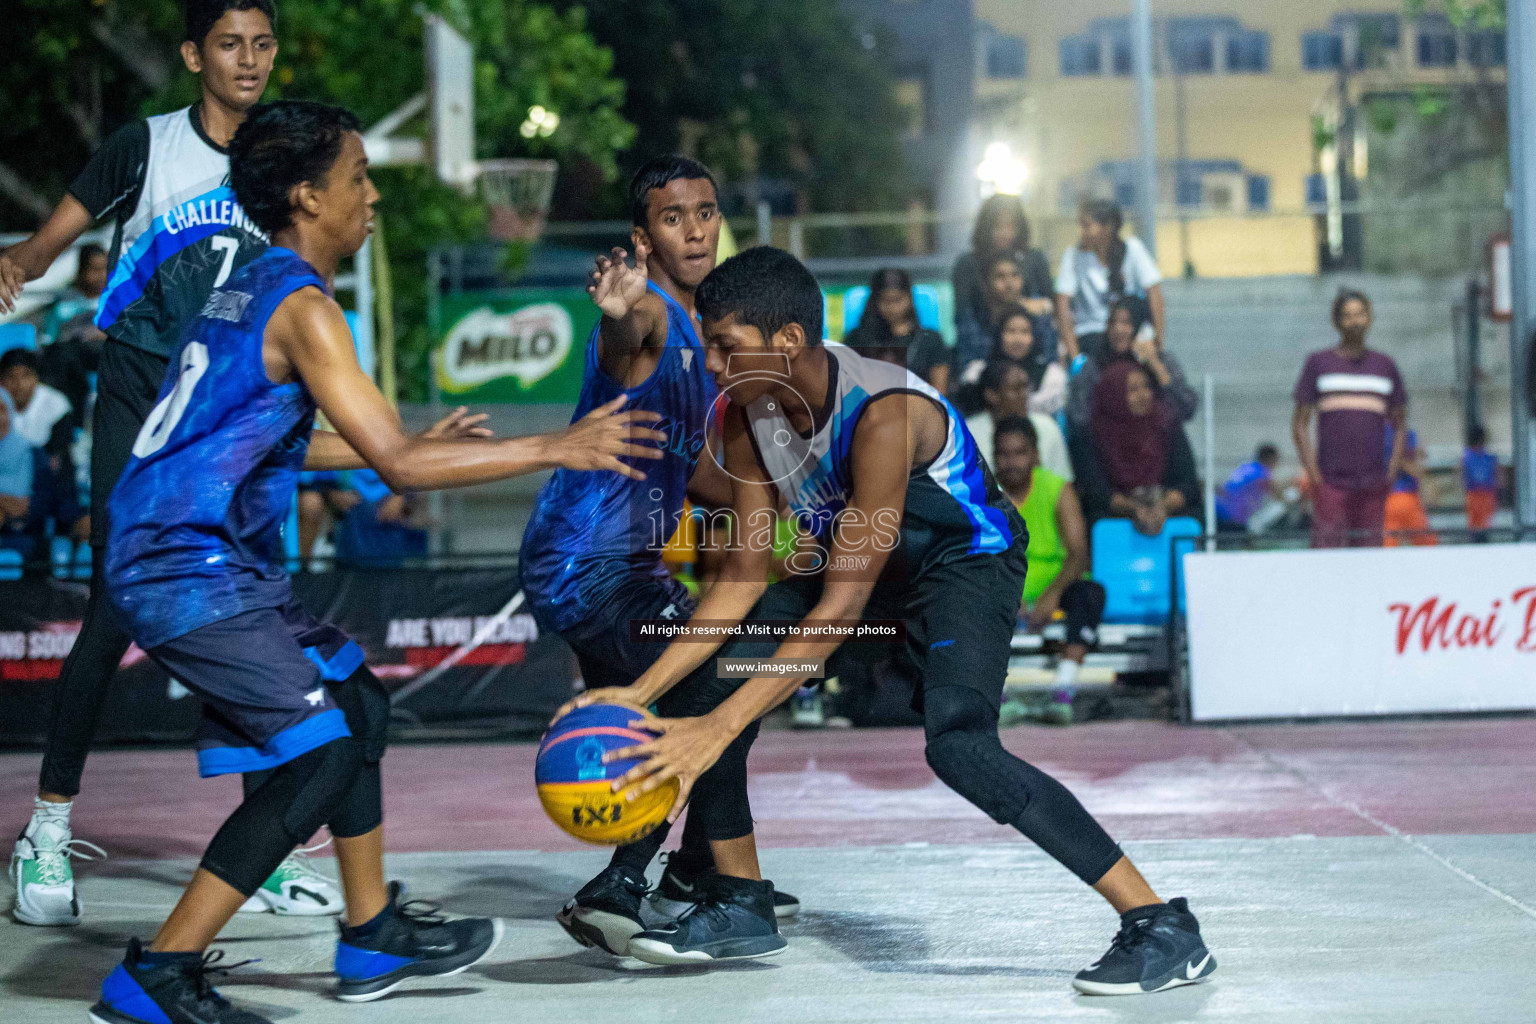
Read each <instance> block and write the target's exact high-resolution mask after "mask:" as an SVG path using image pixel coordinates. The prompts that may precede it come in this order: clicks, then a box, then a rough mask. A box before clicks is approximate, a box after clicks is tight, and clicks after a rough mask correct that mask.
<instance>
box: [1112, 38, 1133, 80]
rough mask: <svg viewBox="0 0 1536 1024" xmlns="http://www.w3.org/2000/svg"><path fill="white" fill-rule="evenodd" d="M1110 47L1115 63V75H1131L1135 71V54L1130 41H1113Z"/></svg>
mask: <svg viewBox="0 0 1536 1024" xmlns="http://www.w3.org/2000/svg"><path fill="white" fill-rule="evenodd" d="M1111 46H1112V51H1111V53H1112V56H1113V58H1114V62H1115V74H1117V75H1129V74H1132V73H1133V72H1134V71H1135V70H1136V52H1135V51H1134V50H1132V49H1131V41H1130V40H1129V39H1126V38H1123V37H1122V38H1118V39H1115V40H1114V41H1113V42H1112V43H1111Z"/></svg>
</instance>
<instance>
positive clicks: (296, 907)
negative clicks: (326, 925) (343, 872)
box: [240, 837, 343, 917]
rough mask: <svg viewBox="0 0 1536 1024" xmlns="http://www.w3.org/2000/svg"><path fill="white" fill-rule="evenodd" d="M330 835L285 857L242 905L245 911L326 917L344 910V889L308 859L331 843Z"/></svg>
mask: <svg viewBox="0 0 1536 1024" xmlns="http://www.w3.org/2000/svg"><path fill="white" fill-rule="evenodd" d="M330 842H331V840H330V838H329V837H327V838H326V840H325V842H323V843H319V844H317V845H315V846H308V847H303V846H301V847H299V848H298V849H295V850H294V851H293V852H292V853H290V854H289V855H288V856H287V857H285V858H284V859H283V862H282V863H281V864H279V865H278V866H277V870H276V871H274V872H272V877H270V878H268V879H267V880H266V881H265V882H263V883H262V885H261V888H260V889H257V890H256V892H255V894H254V895H253V896H251V898H250V899H248V900H246V901H245V902H244V903H243V904H241V906H240V912H241V913H242V914H260V913H265V912H266V911H268V910H270V911H271V912H272V913H274V914H289V915H292V916H295V917H327V916H330V915H333V914H339V913H341V911H342V909H343V904H342V899H341V892H340V890H338V889H337V888H336V883H335V882H333V881H331V880H330V879H329V878H327V877H326V876H325V875H322V874H321V873H320V872H319V871H316V870H315V868H314V865H312V864H310V863H309V858H308V857H307V856H306V855H307V854H310V853H313V852H314V851H315V850H319V849H322V848H324V847H326V846H328V845H330Z"/></svg>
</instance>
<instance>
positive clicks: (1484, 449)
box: [1461, 426, 1499, 544]
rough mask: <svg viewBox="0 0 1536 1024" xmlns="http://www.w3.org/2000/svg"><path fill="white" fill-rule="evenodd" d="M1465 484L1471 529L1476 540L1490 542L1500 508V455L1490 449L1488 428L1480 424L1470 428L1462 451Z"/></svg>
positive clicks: (1462, 472)
mask: <svg viewBox="0 0 1536 1024" xmlns="http://www.w3.org/2000/svg"><path fill="white" fill-rule="evenodd" d="M1461 486H1462V488H1463V489H1464V490H1465V491H1466V492H1467V529H1468V530H1471V531H1472V543H1474V544H1486V543H1488V525H1489V524H1490V523H1491V522H1493V514H1494V513H1495V512H1497V511H1498V510H1499V457H1498V456H1497V455H1495V454H1493V453H1492V452H1490V451H1489V450H1488V431H1486V430H1484V429H1483V428H1482V427H1480V426H1476V427H1473V428H1472V429H1471V430H1469V431H1467V447H1466V450H1465V451H1463V452H1462V453H1461Z"/></svg>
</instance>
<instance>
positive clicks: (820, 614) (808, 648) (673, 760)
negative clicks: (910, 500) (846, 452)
mask: <svg viewBox="0 0 1536 1024" xmlns="http://www.w3.org/2000/svg"><path fill="white" fill-rule="evenodd" d="M916 401H923V402H926V400H925V399H916ZM906 402H907V399H906V396H905V395H898V396H891V397H888V398H884V399H880V400H878V401H876V402H874V403H873V404H871V405H870V407H869V408H868V409H867V410H865V412H864V415H863V416H862V417H861V418H860V420H859V426H858V428H857V430H856V432H855V433H854V439H853V481H852V484H853V487H852V490H853V493H852V494H851V495H850V496H849V502H848V507H847V509H845V510H844V512H843V513H842V514H841V515H840V516H839V517H838V528H837V531H836V537H835V539H834V541H833V545H832V552H831V561H830V562H829V564H828V566H827V569H826V573H825V577H824V583H823V585H822V594H821V600H819V601H818V602H817V603H816V605H815V606H814V607H813V608H812V609H811V610H810V612H809V613H808V614H807V615H806V616H805V618H804V619H802V620H801V621H800V631H801V632H802V633H803V634H804V635H806V636H808V637H813V638H814V639H803V640H800V639H795V640H786V641H785V642H784V643H782V644H780V645H779V647H778V649H777V650H776V651H775V652H774V655H773V656H774V657H775V658H779V659H791V658H792V659H795V660H806V661H810V660H824V659H826V658H828V657H830V656H831V655H832V652H833V651H835V650H837V648H838V646H839V645H840V644H841V643H842V638H841V637H839V636H834V635H831V634H830V633H829V632H827V628H828V627H831V626H832V625H833V624H834V623H837V622H839V621H848V620H853V619H857V618H858V617H859V615H860V614H861V613H862V612H863V611H864V605H865V604H866V603H868V601H869V596H870V593H871V592H872V591H873V590H874V585H875V580H876V578H877V577H878V576H879V575H880V571H881V569H883V568H884V567H885V563H886V560H887V559H888V558H889V557H890V553H891V550H892V549H893V548H894V546H895V542H896V540H897V539H899V536H900V535H899V532H898V530H899V525H900V523H901V516H902V512H903V510H904V509H905V507H906V494H907V476H908V474H909V473H910V471H911V468H912V466H913V464H914V462H915V456H916V452H917V438H918V432H917V431H916V430H915V429H912V427H913V426H915V425H914V424H911V423H910V422H909V421H910V419H911V417H909V415H908V410H907V405H906ZM855 510H856V512H857V514H855ZM696 614H697V615H698V616H699V617H702V616H703V606H702V605H701V606H700V611H699V612H698V613H696ZM743 614H744V613H743ZM711 653H712V652H711ZM699 660H700V662H702V661H703V659H699ZM806 678H807V677H806V676H804V675H798V676H788V677H785V676H761V677H758V678H755V679H749V680H747V681H746V682H745V683H743V684H742V686H741V688H740V689H738V690H737V691H736V692H735V693H733V694H732V695H731V696H730V697H728V698H727V699H726V700H725V702H724V703H722V704H721V705H720V706H719V707H717V708H716V709H715V710H713V711H711V712H710V713H708V714H706V715H703V716H701V717H698V718H671V719H668V718H662V719H648V720H646V722H645V725H644V727H645V728H646V729H647V730H649V731H652V732H657V733H660V734H661V735H660V736H658V737H657V738H656V739H655V740H652V741H651V742H649V743H642V744H639V745H637V746H634V747H629V748H626V749H624V750H617V751H614V752H612V753H610V754H608V755H606V756H605V757H604V760H605V761H617V760H622V759H625V758H630V757H643V758H645V759H646V760H645V761H644V763H642V764H640V765H638V766H636V767H635V768H634V769H632V770H631V771H629V772H628V773H626V774H625V775H624V776H623V777H622V778H620V779H617V780H615V781H614V784H613V788H614V789H615V790H619V789H623V788H627V787H628V788H631V794H630V798H631V799H633V798H634V797H635V796H638V795H640V794H642V793H647V792H650V791H651V790H653V789H655V788H656V787H657V786H660V785H662V784H663V783H665V782H666V781H667V780H669V779H673V778H676V779H677V780H678V783H679V789H678V797H677V801H676V802H675V803H674V804H673V806H672V810H671V811H670V812H669V813H668V820H669V821H675V820H676V819H677V816H678V815H679V814H681V813H682V809H683V805H684V804H685V803H687V800H688V794H689V793H690V792H691V791H692V790H693V784H694V782H696V781H697V780H698V778H699V776H700V775H702V774H704V772H706V771H708V770H709V767H710V766H711V765H713V764H714V763H715V761H716V760H718V759H719V757H720V755H721V753H723V752H724V751H725V748H726V747H727V746H729V745H730V742H731V741H732V740H733V739H735V738H736V737H737V736H738V735H740V733H741V731H742V730H743V729H745V728H746V727H747V726H748V725H750V724H751V723H753V722H755V721H756V720H757V719H759V718H761V717H762V716H763V715H764V714H766V713H767V712H768V711H770V710H772V709H773V708H775V707H777V706H778V705H779V704H781V703H783V701H784V700H785V699H786V698H787V697H788V696H789V695H790V694H792V693H794V692H795V690H797V689H799V688H800V687H801V686H802V685H804V683H805V680H806Z"/></svg>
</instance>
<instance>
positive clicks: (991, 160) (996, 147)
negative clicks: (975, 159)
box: [976, 142, 1029, 196]
mask: <svg viewBox="0 0 1536 1024" xmlns="http://www.w3.org/2000/svg"><path fill="white" fill-rule="evenodd" d="M976 177H977V178H978V179H979V180H980V181H981V182H982V183H983V184H984V185H990V186H991V187H992V191H993V192H1001V193H1003V194H1004V195H1009V196H1016V195H1019V194H1020V193H1022V192H1023V191H1024V183H1025V182H1026V181H1028V180H1029V165H1028V164H1026V163H1025V162H1024V160H1023V159H1022V158H1020V157H1016V156H1014V155H1013V147H1012V146H1010V145H1008V143H1006V142H993V143H990V144H988V146H987V149H986V152H985V153H984V154H983V155H982V158H981V163H980V164H978V165H977V167H976Z"/></svg>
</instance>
